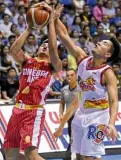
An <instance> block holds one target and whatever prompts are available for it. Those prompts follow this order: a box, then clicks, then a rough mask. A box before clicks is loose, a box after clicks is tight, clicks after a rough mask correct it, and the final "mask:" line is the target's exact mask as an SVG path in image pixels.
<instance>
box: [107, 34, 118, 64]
mask: <svg viewBox="0 0 121 160" xmlns="http://www.w3.org/2000/svg"><path fill="white" fill-rule="evenodd" d="M109 40H110V41H111V42H112V44H113V46H112V47H111V50H110V51H111V53H112V56H111V57H110V58H108V60H107V62H109V63H111V64H115V63H120V62H121V45H120V43H119V41H118V40H117V39H116V38H114V37H111V38H110V39H109Z"/></svg>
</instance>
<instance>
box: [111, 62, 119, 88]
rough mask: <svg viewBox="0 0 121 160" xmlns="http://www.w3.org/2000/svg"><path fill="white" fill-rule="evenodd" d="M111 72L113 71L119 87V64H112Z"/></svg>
mask: <svg viewBox="0 0 121 160" xmlns="http://www.w3.org/2000/svg"><path fill="white" fill-rule="evenodd" d="M112 69H113V72H114V73H115V76H116V78H117V86H118V88H119V87H120V81H121V69H120V64H118V63H117V64H113V65H112Z"/></svg>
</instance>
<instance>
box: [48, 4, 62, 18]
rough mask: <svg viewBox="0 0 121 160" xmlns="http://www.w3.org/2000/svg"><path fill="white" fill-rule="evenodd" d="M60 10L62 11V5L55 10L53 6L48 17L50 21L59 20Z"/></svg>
mask: <svg viewBox="0 0 121 160" xmlns="http://www.w3.org/2000/svg"><path fill="white" fill-rule="evenodd" d="M62 10H63V5H61V4H59V5H57V7H56V8H55V7H54V6H53V7H52V11H51V15H50V20H51V19H53V20H56V19H58V18H60V15H61V13H62Z"/></svg>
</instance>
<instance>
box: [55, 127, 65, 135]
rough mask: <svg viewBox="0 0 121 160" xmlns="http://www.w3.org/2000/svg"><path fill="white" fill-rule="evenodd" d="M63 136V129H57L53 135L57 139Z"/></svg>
mask: <svg viewBox="0 0 121 160" xmlns="http://www.w3.org/2000/svg"><path fill="white" fill-rule="evenodd" d="M62 134H63V128H61V127H59V128H58V129H57V130H56V131H55V132H54V133H53V135H54V136H55V137H56V138H58V137H60V136H61V135H62Z"/></svg>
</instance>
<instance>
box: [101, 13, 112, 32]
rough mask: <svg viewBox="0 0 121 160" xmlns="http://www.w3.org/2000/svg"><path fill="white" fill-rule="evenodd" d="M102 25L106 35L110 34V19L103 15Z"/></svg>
mask: <svg viewBox="0 0 121 160" xmlns="http://www.w3.org/2000/svg"><path fill="white" fill-rule="evenodd" d="M101 25H102V27H103V29H104V33H107V32H109V27H110V23H109V18H108V16H107V15H103V17H102V23H101Z"/></svg>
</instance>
